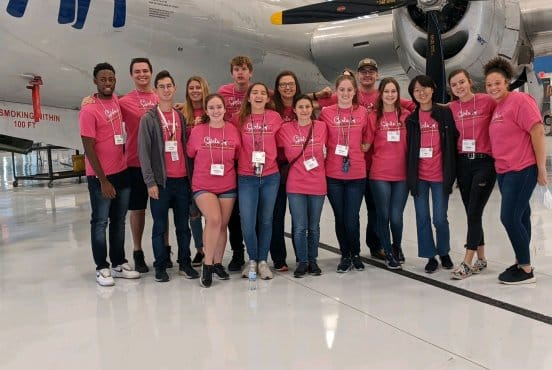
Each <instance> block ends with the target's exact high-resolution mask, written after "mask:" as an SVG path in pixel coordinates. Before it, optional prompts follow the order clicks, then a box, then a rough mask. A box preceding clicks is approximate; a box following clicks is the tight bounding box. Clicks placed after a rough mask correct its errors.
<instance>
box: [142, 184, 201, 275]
mask: <svg viewBox="0 0 552 370" xmlns="http://www.w3.org/2000/svg"><path fill="white" fill-rule="evenodd" d="M171 207H172V209H173V216H174V226H175V231H176V242H177V244H178V259H177V261H178V263H179V264H180V265H182V264H189V263H191V258H190V239H191V237H192V235H191V233H190V227H189V226H188V220H189V212H190V185H189V183H188V178H186V177H180V178H167V182H166V184H165V187H162V186H159V199H152V198H150V208H151V215H152V217H153V230H152V233H151V243H152V246H153V255H154V257H155V262H154V264H153V265H154V266H155V268H156V269H160V270H164V269H166V268H167V262H168V259H169V254H168V251H167V248H166V246H165V241H164V238H163V235H164V234H165V232H166V230H167V225H168V219H169V208H171Z"/></svg>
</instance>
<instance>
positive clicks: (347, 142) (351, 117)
mask: <svg viewBox="0 0 552 370" xmlns="http://www.w3.org/2000/svg"><path fill="white" fill-rule="evenodd" d="M337 121H338V122H339V131H338V133H337V145H339V133H340V132H341V136H343V140H344V141H345V143H344V144H345V145H349V138H350V137H351V122H352V121H353V107H351V110H350V111H349V125H348V127H347V140H345V129H344V128H343V125H342V124H341V115H340V114H339V107H337Z"/></svg>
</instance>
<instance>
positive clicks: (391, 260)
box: [385, 253, 401, 270]
mask: <svg viewBox="0 0 552 370" xmlns="http://www.w3.org/2000/svg"><path fill="white" fill-rule="evenodd" d="M385 264H386V265H387V268H388V269H390V270H400V269H401V264H400V262H399V261H397V259H396V258H395V256H393V254H392V253H387V254H386V255H385Z"/></svg>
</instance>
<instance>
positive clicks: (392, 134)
mask: <svg viewBox="0 0 552 370" xmlns="http://www.w3.org/2000/svg"><path fill="white" fill-rule="evenodd" d="M387 141H392V142H399V141H401V132H400V131H387Z"/></svg>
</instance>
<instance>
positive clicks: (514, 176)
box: [497, 165, 538, 265]
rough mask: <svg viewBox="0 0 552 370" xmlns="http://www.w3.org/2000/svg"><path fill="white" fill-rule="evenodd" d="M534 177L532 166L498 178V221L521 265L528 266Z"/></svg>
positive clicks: (535, 181) (535, 174)
mask: <svg viewBox="0 0 552 370" xmlns="http://www.w3.org/2000/svg"><path fill="white" fill-rule="evenodd" d="M537 174H538V173H537V166H536V165H533V166H530V167H527V168H525V169H523V170H521V171H512V172H506V173H503V174H498V175H497V180H498V188H499V189H500V193H501V194H502V201H501V203H500V221H501V222H502V225H504V228H505V229H506V233H508V238H509V239H510V243H512V247H513V248H514V253H515V255H516V259H517V262H518V264H520V265H530V264H531V256H530V253H529V243H530V242H531V207H529V199H530V198H531V194H533V190H534V189H535V186H536V185H537Z"/></svg>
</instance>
